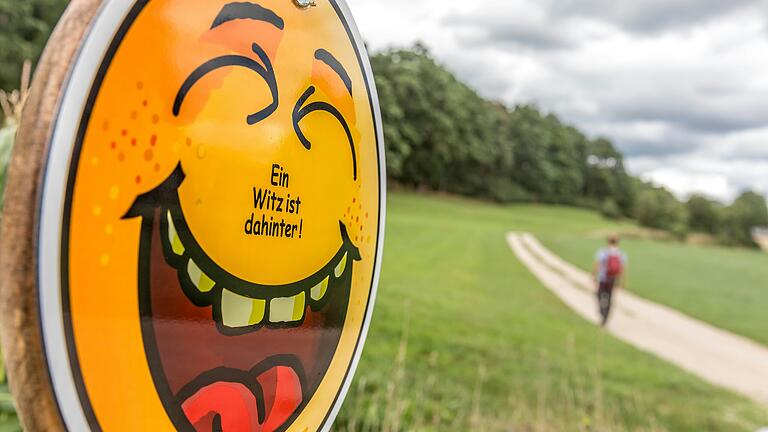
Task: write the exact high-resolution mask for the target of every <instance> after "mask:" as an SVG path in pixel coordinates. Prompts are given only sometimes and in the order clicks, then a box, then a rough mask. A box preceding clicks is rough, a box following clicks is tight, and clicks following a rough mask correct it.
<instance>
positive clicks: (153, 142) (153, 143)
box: [149, 135, 157, 147]
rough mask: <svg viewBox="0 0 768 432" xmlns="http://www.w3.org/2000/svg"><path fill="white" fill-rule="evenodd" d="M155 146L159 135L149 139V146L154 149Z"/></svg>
mask: <svg viewBox="0 0 768 432" xmlns="http://www.w3.org/2000/svg"><path fill="white" fill-rule="evenodd" d="M155 144H157V135H152V136H151V137H150V138H149V145H151V146H152V147H154V146H155Z"/></svg>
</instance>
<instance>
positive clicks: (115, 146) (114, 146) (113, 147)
mask: <svg viewBox="0 0 768 432" xmlns="http://www.w3.org/2000/svg"><path fill="white" fill-rule="evenodd" d="M109 146H110V147H112V150H114V149H116V148H117V143H116V142H114V141H112V143H111V144H110V145H109Z"/></svg>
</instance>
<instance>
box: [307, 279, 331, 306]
mask: <svg viewBox="0 0 768 432" xmlns="http://www.w3.org/2000/svg"><path fill="white" fill-rule="evenodd" d="M326 291H328V277H326V278H325V279H323V281H322V282H320V283H319V284H317V285H315V286H314V287H312V290H311V291H310V296H311V297H312V300H314V301H318V300H321V299H322V298H323V297H325V292H326Z"/></svg>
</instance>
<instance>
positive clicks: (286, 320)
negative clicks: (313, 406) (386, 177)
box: [125, 166, 360, 431]
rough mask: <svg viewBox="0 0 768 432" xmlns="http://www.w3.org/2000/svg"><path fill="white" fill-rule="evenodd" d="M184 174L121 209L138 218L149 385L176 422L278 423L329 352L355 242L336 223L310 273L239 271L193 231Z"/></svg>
mask: <svg viewBox="0 0 768 432" xmlns="http://www.w3.org/2000/svg"><path fill="white" fill-rule="evenodd" d="M184 178H185V175H184V172H183V170H182V169H181V166H178V167H177V168H176V170H175V171H174V172H173V173H172V174H171V175H170V176H169V178H168V179H167V180H166V181H164V182H163V183H162V184H161V185H160V186H158V187H157V188H155V189H154V190H153V191H151V192H149V193H147V194H144V195H142V196H140V197H138V198H137V200H136V202H135V203H134V205H133V206H132V208H131V210H130V211H129V212H128V213H127V215H126V216H125V218H135V217H141V218H142V234H141V241H140V250H139V300H140V312H141V317H142V319H141V323H142V332H143V335H144V338H143V340H144V345H145V349H146V352H147V360H148V363H149V366H150V370H151V371H152V375H153V378H154V380H155V385H156V387H157V390H158V394H159V395H160V397H161V399H162V401H163V404H164V406H165V408H166V411H167V412H168V414H169V417H170V418H171V420H173V422H174V425H175V426H176V427H177V428H178V429H180V430H205V431H208V430H217V428H221V427H223V426H226V425H230V427H236V426H237V425H240V426H248V430H262V431H279V430H283V429H284V427H287V425H288V424H290V419H292V418H295V416H297V415H298V413H299V412H300V411H301V410H302V409H303V407H304V406H305V404H306V402H307V401H308V400H309V399H310V398H311V397H312V395H313V394H314V392H315V391H316V390H317V387H318V386H319V384H320V382H321V380H322V378H323V377H324V376H325V372H326V371H327V369H328V367H329V365H330V362H331V359H332V358H333V356H334V354H335V351H336V347H337V346H338V342H339V339H340V336H341V329H342V328H343V326H344V321H345V319H346V312H347V307H348V304H349V296H350V290H351V284H352V267H353V265H354V262H355V261H359V260H360V253H359V250H358V248H357V247H356V246H355V245H354V244H353V243H352V242H351V241H350V239H349V236H348V234H347V229H346V226H345V225H344V224H343V223H341V222H340V223H339V232H340V238H341V246H340V247H339V249H338V250H337V251H336V253H335V254H334V255H333V256H332V257H331V258H330V259H329V260H328V261H327V263H326V264H325V265H323V266H322V267H321V268H320V269H318V270H317V271H315V272H314V273H313V274H312V275H309V276H307V277H306V278H304V279H302V280H298V281H295V282H292V283H288V284H285V285H262V284H258V283H254V282H251V281H247V280H244V279H242V278H239V277H237V276H236V275H233V274H232V273H230V272H228V271H226V270H224V268H222V267H221V266H220V265H219V264H217V263H216V261H214V260H213V259H212V258H211V257H210V256H209V255H208V254H206V253H205V251H204V250H203V248H202V247H201V245H200V244H199V243H198V242H197V241H196V239H195V237H194V236H193V233H192V231H191V230H190V228H189V225H188V224H187V222H186V219H185V217H184V214H183V211H182V208H181V205H180V202H179V196H178V188H179V186H180V185H181V183H182V182H183V181H184ZM225 400H226V401H228V402H227V403H223V401H225ZM248 413H250V414H248ZM246 414H247V415H246ZM237 427H239V426H237ZM224 430H227V427H224Z"/></svg>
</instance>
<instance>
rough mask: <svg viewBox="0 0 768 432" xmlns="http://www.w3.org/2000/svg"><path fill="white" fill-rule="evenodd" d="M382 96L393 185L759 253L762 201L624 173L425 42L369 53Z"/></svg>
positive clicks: (604, 147)
mask: <svg viewBox="0 0 768 432" xmlns="http://www.w3.org/2000/svg"><path fill="white" fill-rule="evenodd" d="M372 65H373V69H374V75H375V77H376V84H377V87H378V90H379V98H380V100H381V108H382V115H383V119H384V137H385V142H386V146H387V168H388V175H389V177H390V181H391V182H392V183H394V184H396V185H400V186H404V187H407V188H412V189H419V190H429V191H438V192H448V193H454V194H460V195H466V196H471V197H476V198H485V199H488V200H493V201H497V202H502V203H510V202H539V203H547V204H565V205H572V206H578V207H585V208H591V209H594V210H597V211H599V212H601V213H602V214H603V215H604V216H606V217H609V218H630V219H636V220H637V221H638V222H639V223H640V224H641V225H643V226H646V227H648V228H654V229H658V230H663V231H668V232H670V233H672V234H673V235H674V236H676V237H678V238H681V239H682V238H685V237H686V236H687V235H688V234H689V233H703V234H706V235H709V236H711V237H712V239H713V240H714V241H718V242H720V243H723V244H730V245H740V246H747V247H756V246H757V245H756V244H755V243H754V241H753V239H752V236H751V229H752V228H754V227H759V226H768V209H767V208H766V202H765V199H764V198H763V197H762V196H761V195H759V194H757V193H755V192H752V191H745V192H744V193H743V194H742V195H741V196H739V197H738V199H736V200H735V202H733V203H732V204H731V205H724V204H722V203H718V202H716V201H714V200H711V199H708V198H706V197H704V196H701V195H694V196H692V197H691V198H690V199H688V200H685V201H683V200H680V199H679V198H678V197H676V196H675V195H673V194H672V193H671V192H670V191H669V190H667V189H665V188H663V187H659V186H656V185H653V184H650V183H647V182H644V181H642V180H641V179H639V178H634V177H632V176H631V175H630V174H629V173H627V171H626V169H625V166H624V157H623V155H622V153H621V152H620V151H619V150H618V149H617V148H616V147H615V146H614V145H613V143H612V142H611V141H610V140H608V139H606V138H600V137H598V138H596V139H591V138H589V137H587V136H586V135H585V134H584V133H582V132H581V131H579V130H578V129H576V128H574V127H573V126H570V125H568V124H565V123H563V122H561V121H560V120H559V119H558V118H557V117H556V116H555V115H553V114H547V113H544V112H542V111H541V110H539V109H538V108H537V107H535V106H532V105H518V106H515V107H507V106H504V105H503V104H500V103H497V102H493V101H489V100H485V99H483V98H482V97H480V96H479V95H478V94H477V93H476V92H475V91H474V90H472V89H471V88H469V87H468V86H467V85H465V84H463V83H462V82H460V81H459V80H457V79H456V78H455V77H454V76H453V75H452V74H451V72H449V71H448V70H447V69H446V68H445V67H443V66H442V65H440V64H439V63H438V62H436V61H435V60H434V59H433V58H432V57H431V56H430V54H429V52H428V50H427V49H426V48H425V47H424V46H422V45H419V44H417V45H415V46H414V47H412V48H410V49H393V50H389V51H385V52H380V53H377V54H375V55H373V57H372Z"/></svg>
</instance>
